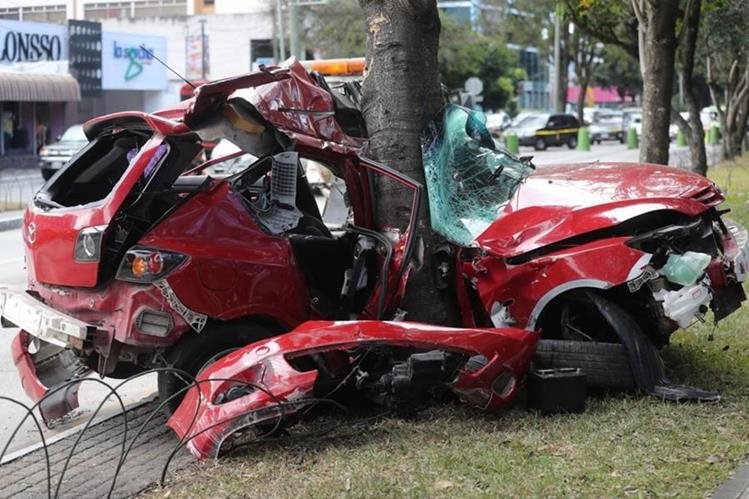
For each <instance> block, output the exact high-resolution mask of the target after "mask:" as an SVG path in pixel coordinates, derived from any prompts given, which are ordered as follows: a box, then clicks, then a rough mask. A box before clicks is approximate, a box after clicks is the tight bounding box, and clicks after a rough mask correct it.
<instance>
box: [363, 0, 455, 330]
mask: <svg viewBox="0 0 749 499" xmlns="http://www.w3.org/2000/svg"><path fill="white" fill-rule="evenodd" d="M360 5H361V6H362V9H363V10H364V14H365V17H366V27H367V50H366V69H365V75H364V80H363V84H362V112H363V114H364V119H365V121H366V123H367V130H368V132H369V145H368V150H367V155H368V156H369V157H371V158H373V159H375V160H378V161H381V162H383V163H385V164H387V165H389V166H391V167H393V168H395V169H397V170H398V171H400V172H402V173H404V174H406V175H408V176H410V177H411V178H413V179H415V180H417V181H418V182H421V183H422V185H424V184H425V178H424V167H423V164H422V158H421V144H420V137H421V132H422V130H423V129H424V126H425V125H426V124H427V123H428V122H429V121H430V120H431V119H432V118H433V117H434V116H435V115H436V113H437V112H438V111H439V110H440V109H441V108H442V106H443V104H444V103H443V99H442V92H441V88H440V83H439V72H438V71H439V69H438V65H437V50H438V43H439V33H440V20H439V15H438V11H437V3H436V0H360ZM376 189H377V194H376V196H375V202H376V215H377V223H378V224H379V225H381V226H383V225H393V226H396V227H400V228H404V227H406V225H407V223H408V219H409V216H410V212H411V194H410V192H407V191H406V190H405V189H403V188H402V187H399V186H397V185H395V184H394V183H393V182H391V181H388V180H382V181H380V182H378V184H377V186H376ZM419 228H420V235H421V238H422V240H423V242H424V246H425V252H424V257H425V261H424V263H425V265H424V267H423V268H422V269H421V270H419V271H416V272H413V273H412V275H411V278H410V279H409V283H408V287H407V290H406V294H405V297H404V301H403V304H402V308H403V309H404V310H406V312H407V313H408V315H407V318H408V319H409V320H417V321H424V322H431V323H441V324H449V323H453V322H455V306H454V303H452V302H450V301H447V300H445V299H444V297H443V296H442V295H441V294H440V293H439V292H438V291H437V289H436V287H435V285H434V282H433V279H432V272H431V269H432V254H433V252H434V250H435V249H436V247H437V246H438V245H439V239H438V238H437V237H436V236H435V235H434V234H433V233H432V231H431V228H430V225H429V211H428V203H427V201H426V199H424V201H423V206H422V211H421V219H420V220H419Z"/></svg>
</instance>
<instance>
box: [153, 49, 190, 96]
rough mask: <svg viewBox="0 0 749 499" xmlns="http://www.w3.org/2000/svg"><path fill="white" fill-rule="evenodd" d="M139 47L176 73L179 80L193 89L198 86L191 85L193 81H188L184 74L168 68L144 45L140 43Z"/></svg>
mask: <svg viewBox="0 0 749 499" xmlns="http://www.w3.org/2000/svg"><path fill="white" fill-rule="evenodd" d="M140 48H141V49H143V50H145V51H146V52H147V53H148V55H150V56H151V57H153V58H154V59H156V60H157V61H159V62H160V63H161V65H162V66H164V67H165V68H166V69H168V70H169V71H171V72H172V73H174V74H176V75H177V76H178V77H179V79H180V80H182V81H184V82H185V83H187V84H188V85H190V86H191V87H192V89H193V90H195V89H197V88H198V87H196V86H195V85H193V83H192V82H191V81H189V80H188V79H187V78H185V77H184V76H182V75H181V74H179V73H178V72H176V71H175V70H173V69H172V68H170V67H169V65H168V64H167V63H165V62H164V61H162V60H161V59H159V58H158V57H156V54H154V53H153V52H152V51H150V50H148V49H147V48H146V46H145V45H140Z"/></svg>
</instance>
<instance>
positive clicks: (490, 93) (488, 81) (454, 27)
mask: <svg viewBox="0 0 749 499" xmlns="http://www.w3.org/2000/svg"><path fill="white" fill-rule="evenodd" d="M439 65H440V76H441V77H442V83H443V84H444V85H445V86H447V88H448V89H457V88H462V87H463V84H464V83H465V81H466V79H467V78H469V77H471V76H477V77H478V78H480V79H481V81H482V82H483V83H484V92H483V96H484V101H483V106H484V108H486V109H503V108H505V107H507V106H508V105H511V104H510V103H511V101H512V100H514V98H515V95H516V93H517V92H516V89H517V84H518V82H519V81H520V80H523V79H525V78H526V74H525V71H523V69H522V68H520V67H519V66H518V55H517V52H516V51H514V50H512V49H509V48H507V44H506V43H505V42H504V41H503V40H502V39H501V38H498V37H488V36H485V35H482V34H479V33H476V32H474V31H473V30H472V29H471V28H470V27H469V26H465V25H462V24H459V23H457V22H455V21H454V20H452V19H451V18H449V17H447V16H442V35H441V36H440V47H439Z"/></svg>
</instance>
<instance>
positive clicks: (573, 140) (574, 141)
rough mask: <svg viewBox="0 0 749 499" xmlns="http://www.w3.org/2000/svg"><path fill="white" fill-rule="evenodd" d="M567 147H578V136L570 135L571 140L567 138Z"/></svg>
mask: <svg viewBox="0 0 749 499" xmlns="http://www.w3.org/2000/svg"><path fill="white" fill-rule="evenodd" d="M567 147H569V148H570V149H574V148H576V147H577V137H574V136H573V137H570V138H569V140H567Z"/></svg>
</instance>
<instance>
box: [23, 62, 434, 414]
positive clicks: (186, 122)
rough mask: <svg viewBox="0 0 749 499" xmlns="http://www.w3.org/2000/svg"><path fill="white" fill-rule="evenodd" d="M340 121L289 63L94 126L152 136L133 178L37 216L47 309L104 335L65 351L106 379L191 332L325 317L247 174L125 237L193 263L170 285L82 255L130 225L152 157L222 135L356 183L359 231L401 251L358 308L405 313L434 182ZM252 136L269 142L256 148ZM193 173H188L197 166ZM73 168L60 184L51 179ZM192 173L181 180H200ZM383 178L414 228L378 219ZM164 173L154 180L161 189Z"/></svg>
mask: <svg viewBox="0 0 749 499" xmlns="http://www.w3.org/2000/svg"><path fill="white" fill-rule="evenodd" d="M334 114H335V105H334V103H333V99H332V97H331V95H330V94H329V93H328V91H327V90H325V89H324V88H322V87H320V86H318V85H317V84H316V83H315V81H314V80H313V79H312V77H311V76H310V75H309V74H308V73H307V72H306V71H304V69H303V68H302V67H301V65H299V64H298V63H296V62H294V61H291V62H290V63H289V65H288V66H287V67H283V68H274V69H272V70H268V71H261V72H259V73H254V74H251V75H245V76H241V77H238V78H230V79H226V80H220V81H217V82H213V83H209V84H205V85H203V86H201V87H199V88H198V89H197V90H196V92H195V96H194V97H193V98H192V99H189V100H187V101H185V102H182V103H180V104H178V105H177V106H175V107H174V108H171V109H166V110H162V111H159V112H157V113H153V114H148V113H143V112H139V111H134V112H122V113H115V114H112V115H107V116H102V117H99V118H95V119H93V120H91V121H89V122H87V123H86V125H85V127H84V130H85V133H86V134H87V136H88V138H90V139H94V141H95V140H96V138H97V137H101V136H114V135H116V134H118V133H122V131H123V130H124V131H125V132H127V131H129V130H133V131H135V132H138V133H141V135H143V133H147V134H150V139H148V141H147V142H146V143H145V145H143V146H142V147H140V149H139V150H138V151H137V154H136V155H135V156H134V158H132V159H128V164H127V167H126V168H125V170H124V173H122V176H121V177H120V179H119V181H117V183H116V184H114V186H113V187H112V188H111V192H108V193H107V194H106V196H105V197H104V199H101V200H99V201H94V202H91V203H87V204H84V205H81V206H68V207H60V206H57V207H56V206H54V203H50V202H49V201H48V200H46V199H47V198H44V199H42V200H41V201H40V202H39V203H34V204H32V205H30V206H29V208H28V209H27V211H26V214H25V219H24V236H25V247H26V248H25V249H26V255H27V262H28V268H29V271H28V275H29V287H28V289H29V291H30V292H32V293H33V294H34V296H35V297H37V298H38V301H39V306H38V307H37V308H39V309H42V308H43V307H52V308H54V309H55V310H56V311H58V312H59V313H60V314H62V315H63V316H65V317H68V318H70V320H71V321H73V320H80V321H84V322H85V323H86V324H90V325H91V326H92V328H94V329H95V334H90V335H89V336H88V337H87V338H86V339H85V343H84V344H83V346H81V342H80V339H78V338H70V342H67V343H65V342H63V345H67V346H68V347H70V348H72V349H76V350H77V351H78V352H79V353H80V352H85V353H84V354H83V356H84V357H86V358H87V359H88V360H89V361H90V362H91V363H92V368H94V369H104V370H106V372H101V374H103V375H106V374H109V372H110V370H111V369H114V368H115V366H116V364H117V362H118V357H119V356H120V355H122V356H123V357H121V358H127V359H135V360H133V362H136V361H137V362H145V363H149V362H155V361H156V360H155V359H158V356H155V355H154V353H155V349H161V348H165V347H170V346H172V345H174V344H175V343H178V342H179V341H180V339H181V338H182V336H183V335H185V334H186V333H187V332H188V331H190V329H194V330H195V332H196V333H200V332H201V330H202V328H203V327H204V326H205V324H206V323H207V321H209V320H210V321H221V322H229V321H234V320H257V321H261V323H262V324H265V325H270V328H271V329H272V330H288V329H290V328H293V327H294V326H296V325H298V324H299V323H301V322H303V321H305V320H308V319H315V318H321V315H320V313H319V312H318V311H317V310H316V309H315V307H314V304H313V302H314V299H313V297H312V296H311V291H310V285H309V283H308V282H307V279H306V278H305V275H304V274H303V272H302V271H301V270H300V266H299V262H298V259H297V257H296V256H295V254H294V251H292V247H291V245H290V241H289V238H288V234H286V233H279V234H275V233H271V232H270V231H269V230H268V229H267V227H265V228H264V227H261V226H260V224H259V221H258V219H256V218H255V217H256V215H255V214H253V213H252V210H251V209H250V208H249V207H248V205H247V201H246V200H244V199H242V198H240V195H239V194H238V192H237V190H236V189H237V188H236V186H235V185H234V183H233V182H234V180H235V179H234V177H227V178H225V179H210V178H206V177H200V178H198V177H195V181H194V182H184V184H185V185H189V186H192V187H190V189H188V190H185V191H179V190H176V191H174V196H176V198H175V199H176V201H174V202H173V203H174V204H172V205H171V206H172V208H173V209H171V208H170V209H169V211H167V212H166V214H164V213H160V214H159V213H157V215H158V217H157V218H156V219H154V220H153V221H151V220H149V223H151V224H152V225H151V226H150V227H148V228H147V230H145V231H144V232H143V233H142V235H139V236H138V239H137V240H134V241H131V242H127V243H121V244H123V245H124V244H127V246H124V247H123V248H124V249H122V250H120V249H118V250H117V251H123V252H124V251H125V250H126V249H127V248H128V247H130V245H131V244H133V243H134V244H135V245H136V246H138V247H142V248H147V249H149V250H153V251H167V252H172V253H177V254H180V255H183V256H184V257H185V260H184V261H183V262H182V263H181V264H180V265H179V266H178V267H177V268H175V269H173V270H171V272H170V273H169V274H168V275H167V276H166V277H165V278H163V279H161V280H159V281H156V282H153V283H136V282H124V281H121V280H118V279H114V278H113V277H114V275H115V272H114V271H111V269H110V270H108V271H107V272H104V271H103V267H102V266H103V265H105V264H107V265H110V266H112V265H119V261H117V262H113V261H107V262H104V260H102V259H101V258H100V260H102V261H100V262H77V261H75V260H74V250H75V247H76V241H77V238H78V236H79V233H80V231H81V230H82V229H84V228H88V227H97V228H98V227H101V228H102V230H103V231H104V236H103V241H104V242H103V243H102V244H103V245H104V247H106V245H107V244H109V241H112V240H115V235H117V234H118V231H121V230H123V226H122V225H120V224H121V223H122V222H121V220H122V219H123V212H124V211H125V210H128V209H132V207H133V206H135V205H136V203H137V202H138V200H140V199H141V198H142V196H141V197H138V196H132V193H133V191H134V189H145V188H146V187H142V186H143V183H140V184H138V183H137V182H139V180H140V179H141V178H146V177H147V176H148V175H147V174H146V173H145V171H146V169H147V168H151V167H149V166H148V165H149V162H150V161H151V160H152V159H154V158H155V157H156V156H157V154H161V153H158V151H160V150H162V149H161V148H163V147H164V146H166V147H167V149H166V150H167V154H166V155H165V156H163V157H166V158H167V162H168V161H169V158H171V156H170V154H171V152H170V151H172V149H169V148H173V149H177V148H179V147H180V145H179V144H182V143H185V142H189V143H190V144H206V143H212V142H214V141H216V140H217V139H218V138H220V135H221V134H222V133H229V134H230V135H229V136H230V137H231V138H232V142H234V143H236V144H237V145H239V146H240V147H243V150H248V152H250V153H252V152H253V151H252V150H249V149H248V146H253V145H256V146H258V148H259V150H260V155H262V156H270V155H271V154H275V153H277V152H279V151H284V150H285V151H297V152H299V153H300V154H301V155H304V157H308V158H311V159H313V160H315V161H320V162H321V163H324V164H330V165H332V166H333V167H335V169H336V171H337V173H338V175H339V176H340V178H341V179H343V180H344V181H345V183H346V191H347V198H348V200H349V201H350V204H351V209H352V211H353V219H354V223H355V224H356V228H355V231H354V232H353V233H354V234H360V233H363V232H366V231H370V234H373V235H374V236H376V237H377V238H379V239H378V240H379V241H380V244H383V245H387V246H388V247H389V248H390V249H389V250H388V251H379V250H378V251H375V254H374V261H375V262H376V264H377V265H378V269H380V272H379V273H378V279H377V282H376V283H375V281H372V282H373V283H374V284H372V293H371V296H370V297H369V299H368V300H365V301H364V303H363V304H361V305H360V304H358V302H357V310H359V311H360V312H359V314H360V316H361V318H371V319H376V318H380V317H383V316H384V314H386V313H387V314H392V313H394V312H395V310H396V309H397V306H398V303H399V300H400V298H401V297H402V295H403V292H404V289H405V281H406V279H407V277H408V275H409V269H410V264H411V257H412V255H413V254H414V252H415V243H416V233H417V222H418V218H419V210H420V205H421V191H422V188H421V186H420V185H419V184H418V183H417V182H414V181H413V180H411V179H409V178H407V177H405V176H403V175H401V174H400V173H398V172H397V171H395V170H393V169H391V168H389V167H387V166H385V165H381V164H379V163H376V162H374V161H370V160H367V159H366V158H362V157H360V156H359V154H360V146H361V141H360V140H359V139H355V138H352V137H348V136H347V135H346V134H344V133H343V131H342V130H341V128H340V126H339V125H338V124H337V122H336V120H335V116H334ZM217 119H218V120H219V121H220V123H218V125H217V124H216V120H217ZM222 120H223V121H222ZM135 132H133V133H135ZM232 134H233V135H232ZM253 134H254V135H253ZM217 135H218V136H217ZM253 136H257V137H260V139H258V140H257V141H253V139H252V137H253ZM248 138H249V139H248ZM113 140H114V139H113ZM235 140H236V142H235ZM180 141H182V142H180ZM93 143H94V142H92V143H91V144H93ZM138 143H140V142H138ZM175 144H177V145H176V146H175ZM89 147H91V146H89ZM127 147H131V146H127ZM81 154H83V153H81ZM97 154H98V153H97ZM159 157H162V156H159ZM128 158H129V156H128ZM175 161H176V160H175ZM159 164H160V163H159ZM152 166H153V165H152ZM81 168H83V169H84V170H82V171H85V168H88V166H86V164H83V163H82V166H81ZM169 168H172V167H171V166H170V167H169ZM152 171H153V170H152ZM155 171H159V173H160V170H155ZM180 171H183V172H186V174H185V175H188V176H189V175H190V174H191V173H192V172H193V171H197V169H195V168H192V167H190V168H186V169H185V170H180ZM62 174H64V172H60V173H58V176H57V177H53V178H52V179H51V181H50V184H53V183H54V182H55V181H56V179H57V178H59V175H62ZM185 175H183V177H180V178H182V179H185V180H189V179H187V178H186V177H185ZM377 176H379V177H383V178H387V179H388V180H389V181H392V182H395V183H396V184H398V185H399V186H400V188H404V189H406V190H408V191H409V192H410V193H411V195H412V196H413V202H412V204H411V209H412V213H411V218H410V220H409V223H408V226H407V227H401V228H400V230H398V229H395V228H388V227H386V228H384V229H382V230H381V231H380V230H378V228H377V227H376V225H375V224H374V211H373V208H372V206H371V199H372V197H371V192H372V187H371V186H370V182H372V179H373V178H374V177H377ZM154 177H155V175H154V176H148V179H149V182H150V180H151V179H152V178H154ZM165 187H167V188H169V187H170V186H165ZM136 194H137V193H136ZM128 196H130V197H128ZM133 199H134V200H133ZM45 200H46V204H43V203H42V202H43V201H45ZM126 200H127V203H125V201H126ZM170 202H172V201H170ZM58 205H59V203H58ZM352 230H354V229H352ZM118 237H119V236H118ZM123 240H124V241H129V239H123ZM113 244H114V243H113ZM117 244H120V243H117ZM103 251H104V250H102V252H103ZM114 270H117V267H114ZM381 275H382V276H384V278H382V279H381V278H380V276H381ZM358 307H361V308H358ZM146 312H149V313H157V314H159V317H160V319H161V320H163V321H164V322H165V323H166V324H167V325H168V326H165V327H166V332H165V333H163V334H161V333H159V334H155V333H153V332H150V333H149V332H148V331H147V330H145V329H143V328H142V327H141V325H140V322H139V318H140V317H141V316H142V315H143V314H144V313H146ZM196 318H197V319H198V320H192V319H196ZM27 333H28V332H25V333H24V334H27ZM62 339H63V340H65V338H64V337H63V338H62ZM73 340H75V341H73ZM19 345H20V344H19ZM27 347H28V345H26V346H24V345H20V346H19V352H20V353H19V359H22V360H23V359H27V360H28V359H32V360H31V361H32V364H31V367H33V356H29V355H31V354H29V352H28V349H27ZM97 359H98V360H97ZM27 364H28V362H25V363H24V362H20V363H19V370H21V371H22V372H21V374H22V376H23V377H25V378H28V379H31V380H33V378H34V373H33V372H32V370H31V369H30V368H29V365H27ZM149 365H150V364H149ZM97 366H98V367H97ZM37 381H38V380H37ZM40 384H41V386H45V385H44V383H43V382H40ZM24 386H27V387H28V390H27V393H28V395H29V396H30V397H32V398H33V399H34V400H38V399H39V397H40V396H42V394H43V391H42V390H41V389H39V386H37V384H35V383H34V382H28V383H25V385H24ZM47 388H53V387H47ZM72 405H74V404H72V403H67V401H65V403H64V404H63V405H60V406H59V407H57V408H56V409H54V410H50V411H48V414H55V415H59V414H60V413H61V412H64V411H65V410H66V409H68V408H69V407H71V406H72Z"/></svg>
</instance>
